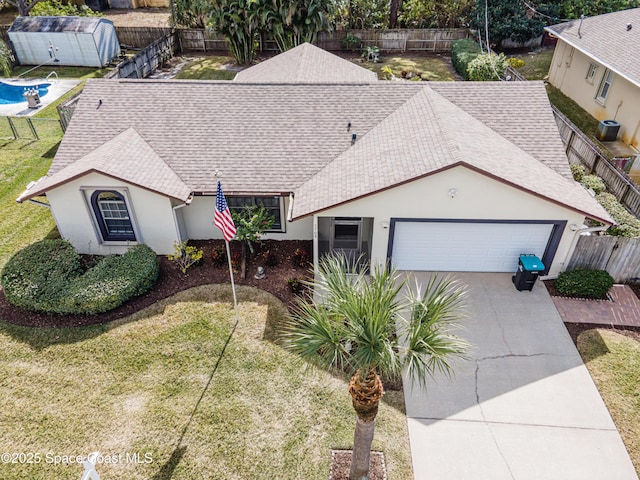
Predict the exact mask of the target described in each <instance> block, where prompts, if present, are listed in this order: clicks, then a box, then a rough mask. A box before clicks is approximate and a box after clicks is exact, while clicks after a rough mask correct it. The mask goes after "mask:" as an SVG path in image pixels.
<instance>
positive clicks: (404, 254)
mask: <svg viewBox="0 0 640 480" xmlns="http://www.w3.org/2000/svg"><path fill="white" fill-rule="evenodd" d="M552 231H553V224H551V223H543V224H540V223H536V224H530V223H491V222H487V223H484V222H481V223H475V222H467V223H465V222H430V221H424V222H420V221H418V222H416V221H396V222H395V228H394V233H393V249H392V253H391V258H392V264H393V265H394V267H395V268H397V269H399V270H425V271H459V272H465V271H466V272H513V271H515V269H516V267H517V264H518V257H519V256H520V255H521V254H523V253H532V254H535V255H538V256H539V257H540V258H542V256H543V255H544V252H545V250H546V247H547V244H548V243H549V238H550V236H551V233H552Z"/></svg>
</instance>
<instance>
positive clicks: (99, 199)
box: [91, 190, 136, 241]
mask: <svg viewBox="0 0 640 480" xmlns="http://www.w3.org/2000/svg"><path fill="white" fill-rule="evenodd" d="M91 206H92V207H93V212H94V214H95V216H96V219H97V220H98V227H99V228H100V233H101V234H102V239H103V240H111V241H113V240H115V241H119V240H120V241H125V240H133V241H135V239H136V235H135V233H134V231H133V224H132V223H131V216H130V215H129V210H128V209H127V204H126V202H125V200H124V196H123V195H122V194H121V193H119V192H116V191H113V190H97V191H95V192H93V194H92V195H91Z"/></svg>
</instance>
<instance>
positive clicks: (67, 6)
mask: <svg viewBox="0 0 640 480" xmlns="http://www.w3.org/2000/svg"><path fill="white" fill-rule="evenodd" d="M29 15H31V16H34V17H58V16H60V17H101V16H102V13H100V12H95V11H93V10H91V9H90V8H89V7H88V6H86V5H74V4H73V3H64V4H63V3H62V1H61V0H47V1H45V2H38V3H36V4H35V5H34V6H33V8H32V9H31V11H30V12H29Z"/></svg>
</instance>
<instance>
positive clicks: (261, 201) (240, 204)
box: [226, 197, 284, 232]
mask: <svg viewBox="0 0 640 480" xmlns="http://www.w3.org/2000/svg"><path fill="white" fill-rule="evenodd" d="M226 198H227V205H228V206H229V210H231V211H232V212H233V211H236V212H240V211H242V209H243V208H246V207H256V206H263V207H264V208H265V210H266V211H267V213H269V214H270V215H271V216H272V217H273V226H272V227H271V229H270V230H268V231H269V232H284V224H283V222H282V197H226Z"/></svg>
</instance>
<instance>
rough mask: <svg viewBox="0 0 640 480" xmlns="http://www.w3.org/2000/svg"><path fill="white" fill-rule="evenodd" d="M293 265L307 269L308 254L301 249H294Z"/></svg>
mask: <svg viewBox="0 0 640 480" xmlns="http://www.w3.org/2000/svg"><path fill="white" fill-rule="evenodd" d="M293 264H294V265H295V266H296V267H299V268H307V266H309V254H308V253H307V251H306V250H303V249H302V248H296V250H295V252H293Z"/></svg>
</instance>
